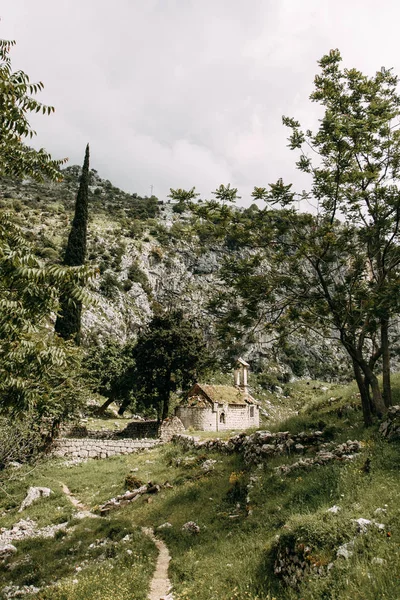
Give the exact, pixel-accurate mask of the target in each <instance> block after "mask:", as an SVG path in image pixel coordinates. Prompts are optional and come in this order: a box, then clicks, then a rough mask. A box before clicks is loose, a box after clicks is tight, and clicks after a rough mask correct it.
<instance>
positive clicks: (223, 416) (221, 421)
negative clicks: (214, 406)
mask: <svg viewBox="0 0 400 600" xmlns="http://www.w3.org/2000/svg"><path fill="white" fill-rule="evenodd" d="M219 422H220V423H223V424H224V425H225V413H223V412H222V413H221V414H220V415H219Z"/></svg>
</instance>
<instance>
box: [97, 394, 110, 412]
mask: <svg viewBox="0 0 400 600" xmlns="http://www.w3.org/2000/svg"><path fill="white" fill-rule="evenodd" d="M113 402H114V398H107V400H106V401H105V402H104V403H103V404H102V405H101V406H100V408H99V409H98V411H97V414H98V415H99V416H102V415H104V413H105V412H106V410H107V408H108V407H109V406H110V404H112V403H113Z"/></svg>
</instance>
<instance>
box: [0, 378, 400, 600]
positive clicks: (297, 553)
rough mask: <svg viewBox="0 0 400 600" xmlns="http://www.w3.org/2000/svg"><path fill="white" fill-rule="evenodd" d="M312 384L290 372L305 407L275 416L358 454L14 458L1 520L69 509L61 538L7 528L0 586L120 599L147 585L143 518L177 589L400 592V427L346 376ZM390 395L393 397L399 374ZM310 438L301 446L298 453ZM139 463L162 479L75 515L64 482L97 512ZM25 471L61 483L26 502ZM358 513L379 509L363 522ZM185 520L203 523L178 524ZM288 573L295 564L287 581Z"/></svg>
mask: <svg viewBox="0 0 400 600" xmlns="http://www.w3.org/2000/svg"><path fill="white" fill-rule="evenodd" d="M309 383H310V382H309ZM312 387H313V385H312V382H311V385H306V382H303V383H301V384H295V385H294V387H293V389H292V393H293V394H294V395H295V396H296V397H297V398H298V399H301V401H302V404H303V406H304V408H303V410H301V411H300V413H299V415H297V416H294V417H291V418H290V419H289V420H287V421H285V422H277V423H276V424H275V425H274V427H273V430H274V431H288V432H290V434H291V435H294V434H298V433H299V432H301V431H305V432H311V431H315V430H316V429H319V430H321V431H322V433H323V442H324V443H328V444H329V445H330V447H335V446H337V445H338V444H341V443H343V442H346V441H347V440H349V439H350V440H358V441H359V442H361V450H360V452H359V453H357V454H356V456H355V457H354V458H353V459H352V460H348V461H345V460H337V461H334V462H330V463H327V464H325V465H322V466H318V465H314V466H313V467H312V468H307V469H306V468H297V469H294V470H293V471H291V472H289V473H287V474H284V473H283V472H278V471H277V470H276V468H277V467H279V466H281V465H283V464H285V465H290V464H292V463H294V462H296V461H298V460H299V455H298V454H295V453H293V454H286V453H285V454H284V455H279V456H276V457H273V458H269V459H267V460H262V459H260V461H259V462H256V463H255V464H248V463H246V462H245V461H244V459H243V455H242V454H241V453H233V454H228V455H227V454H225V453H221V452H216V451H208V450H207V449H205V448H202V449H199V450H194V449H192V450H187V451H185V450H183V449H182V447H181V446H180V445H179V444H178V445H177V444H167V445H164V446H162V447H160V448H157V449H154V450H151V451H149V452H147V453H142V454H139V455H130V456H123V457H114V458H110V459H105V460H98V461H94V460H87V461H86V462H81V463H79V464H76V465H74V464H73V461H72V463H71V462H70V463H69V464H68V462H67V463H66V464H65V463H63V462H61V461H60V460H55V459H47V460H43V461H42V462H40V463H39V464H38V465H37V466H36V467H35V468H34V469H32V468H28V467H22V468H20V469H18V470H17V471H15V470H13V469H12V468H9V469H7V471H6V473H3V475H2V479H1V494H0V511H1V513H0V514H2V524H3V526H4V527H10V526H12V525H13V524H15V523H16V522H17V521H19V519H20V518H21V517H23V518H24V519H26V518H27V517H29V518H32V519H34V520H35V521H37V522H38V526H39V527H43V526H46V525H49V524H54V523H60V522H65V521H68V520H69V523H68V527H67V528H66V530H65V532H59V533H58V534H56V537H55V539H54V540H45V541H43V540H41V539H40V538H37V539H30V540H24V541H21V542H13V543H14V544H15V545H16V547H17V549H18V550H17V552H16V553H15V554H13V555H12V556H11V557H10V558H8V559H7V560H6V561H5V564H4V567H5V568H3V569H2V574H1V576H0V581H1V585H0V590H1V589H2V590H3V592H2V593H3V597H4V598H7V595H6V594H5V592H4V588H5V587H7V586H9V585H18V586H23V585H34V586H35V587H37V588H42V589H41V591H40V592H37V593H36V594H34V595H32V596H31V597H34V598H38V599H39V598H42V599H46V600H50V599H57V600H61V599H65V600H66V599H67V598H68V599H74V600H75V599H76V600H78V599H79V600H83V599H85V598H89V597H90V598H96V599H98V600H103V599H104V600H105V599H106V598H109V597H110V590H113V591H112V594H113V595H112V597H113V598H116V599H117V600H120V599H121V600H122V599H125V598H126V599H128V598H145V597H146V591H147V587H148V585H149V581H150V578H151V573H152V568H153V565H154V558H155V552H154V547H153V546H152V544H151V542H149V540H148V538H146V537H145V536H144V535H143V534H142V532H141V529H140V528H141V527H142V526H146V527H154V528H155V531H156V534H157V535H158V536H160V537H162V538H163V539H164V540H165V542H166V543H167V545H168V547H169V550H170V552H171V555H172V562H171V565H170V578H171V579H172V583H173V586H174V598H175V599H176V600H183V599H187V600H195V599H196V600H197V599H200V600H203V599H204V600H230V599H236V600H245V599H247V600H261V599H263V600H265V599H270V600H272V598H275V599H276V600H278V599H279V600H280V599H282V600H284V599H285V600H286V599H293V600H294V599H300V598H302V599H304V600H306V599H307V600H312V599H315V598H329V599H337V600H339V599H340V600H343V599H344V600H347V599H348V600H350V599H359V600H361V599H362V600H376V598H388V599H389V598H390V599H393V600H394V599H396V598H400V593H399V580H398V573H399V572H400V550H399V548H400V545H399V543H400V532H399V530H398V523H399V518H400V513H399V506H398V502H397V499H398V497H399V494H400V480H399V477H398V462H399V459H400V445H399V441H392V442H388V441H386V440H385V439H384V438H383V437H382V436H381V434H379V433H378V432H377V429H376V428H375V427H373V428H369V429H365V428H364V427H363V425H362V415H361V411H360V410H359V406H358V401H357V397H356V394H355V388H354V387H353V386H350V387H342V388H341V389H339V388H338V389H337V390H336V391H337V394H336V395H335V397H332V395H331V392H326V393H325V394H324V393H321V392H319V393H318V392H317V395H315V391H313V390H312ZM394 395H395V402H396V401H397V402H398V401H399V399H400V380H399V378H398V377H397V378H396V381H395V385H394ZM315 451H316V450H315V449H314V450H313V449H306V450H305V455H304V457H303V458H307V457H312V456H314V455H315ZM210 460H211V462H209V463H208V465H207V466H204V464H205V462H206V461H210ZM213 461H215V462H213ZM128 476H130V478H129V477H128ZM133 476H134V478H136V479H137V480H138V481H143V482H147V481H152V482H153V483H158V484H161V485H163V484H165V483H166V482H168V485H167V486H164V487H163V488H162V489H161V491H160V492H159V493H158V494H155V495H145V496H142V497H141V498H139V499H138V500H137V501H136V502H133V503H131V504H128V505H127V506H125V507H124V508H120V509H115V510H113V511H111V512H109V513H108V514H107V516H103V517H101V518H100V519H93V518H86V519H83V520H80V521H77V520H76V519H74V518H73V513H74V510H73V507H72V505H71V504H70V502H69V500H68V498H67V497H66V496H65V495H63V493H62V492H61V488H60V484H59V482H63V483H64V484H66V485H67V486H68V488H69V489H70V490H71V492H72V493H73V494H74V495H75V496H76V497H77V498H79V500H80V501H81V502H82V503H83V504H85V505H86V506H87V507H88V508H90V509H91V510H93V511H94V512H96V510H97V507H98V506H99V505H101V504H102V503H104V502H105V501H107V500H108V499H110V498H112V497H115V496H117V495H118V494H121V493H123V492H124V491H125V490H126V485H127V484H128V482H129V481H131V482H132V477H133ZM31 485H36V486H38V485H39V486H47V487H50V488H51V489H52V490H53V491H54V494H52V495H51V496H50V498H43V499H41V500H39V501H37V502H36V503H35V504H33V505H32V506H31V507H29V508H27V509H25V511H24V512H23V513H22V514H21V513H20V514H18V512H17V510H18V508H19V506H20V504H21V502H22V500H23V499H24V497H25V494H26V492H27V489H28V488H29V486H31ZM170 486H172V487H170ZM333 507H336V508H334V509H333V510H331V511H330V510H329V509H332V508H333ZM358 519H368V520H369V521H371V523H370V524H369V525H368V524H367V525H366V526H365V532H364V533H359V529H360V525H359V524H357V522H356V521H357V520H358ZM191 521H193V522H195V524H196V525H197V526H198V527H199V530H198V532H196V531H197V530H196V529H194V530H193V531H194V532H191V530H190V528H189V531H187V530H184V529H182V527H183V525H184V524H185V523H188V522H191ZM374 522H376V523H377V524H382V526H378V525H374ZM167 523H168V524H170V525H167ZM361 529H362V528H361ZM125 536H128V538H126V537H125ZM346 544H347V546H345V545H346ZM340 547H342V548H343V547H344V548H345V549H348V553H347V554H348V557H347V558H345V557H344V556H340V555H339V556H338V554H337V553H338V549H339V548H340ZM129 550H132V553H129V552H128V551H129ZM339 554H340V552H339ZM344 554H346V552H344ZM347 554H346V555H347ZM296 557H297V558H296ZM289 559H290V560H289ZM300 563H304V564H306V565H307V566H306V568H304V564H303V566H301V564H300ZM282 564H283V565H286V567H284V568H282V569H281V572H278V569H277V567H279V566H281V565H282ZM285 568H286V571H285ZM293 574H294V575H295V577H294V579H293ZM283 576H287V578H288V579H290V578H292V579H291V584H290V585H288V584H287V582H285V578H284V577H283ZM289 576H290V577H289ZM288 579H287V580H288ZM292 580H293V581H292ZM55 581H57V582H58V584H57V585H56V586H54V583H55ZM293 582H294V583H293ZM49 585H50V587H48V586H49Z"/></svg>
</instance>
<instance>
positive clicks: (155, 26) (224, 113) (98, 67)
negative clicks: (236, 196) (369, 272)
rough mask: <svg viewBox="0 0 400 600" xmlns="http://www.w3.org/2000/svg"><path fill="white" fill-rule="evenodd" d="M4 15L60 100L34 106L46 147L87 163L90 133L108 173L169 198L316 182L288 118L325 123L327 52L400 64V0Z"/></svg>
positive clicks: (96, 5) (118, 4)
mask: <svg viewBox="0 0 400 600" xmlns="http://www.w3.org/2000/svg"><path fill="white" fill-rule="evenodd" d="M0 16H1V22H0V30H1V37H2V38H5V39H15V40H16V42H17V46H16V47H15V48H14V49H13V50H12V55H11V56H12V62H13V68H14V69H15V70H16V69H23V70H24V71H25V72H26V73H28V75H29V76H30V78H31V80H32V81H33V80H41V81H43V83H44V85H45V90H44V91H43V92H42V93H41V94H40V100H42V101H43V102H45V103H49V104H52V105H54V106H55V108H56V113H55V114H54V115H52V116H49V117H44V116H41V117H39V116H38V117H37V118H35V119H33V118H32V123H33V124H34V126H35V128H36V130H37V132H38V136H37V138H36V142H35V146H37V147H42V146H43V147H45V148H46V149H47V150H48V151H50V152H51V153H52V155H53V156H54V157H55V158H61V157H65V156H67V157H69V164H81V163H82V162H83V155H84V149H85V144H86V142H90V146H91V167H92V168H95V169H97V170H98V171H99V174H100V176H102V177H103V178H106V179H110V180H111V181H112V183H113V184H114V185H117V186H118V187H121V188H122V189H124V190H125V191H128V192H137V193H139V194H141V195H150V186H151V185H152V186H154V187H153V189H154V193H155V194H156V195H157V196H158V197H159V198H161V199H165V197H166V195H167V194H168V192H169V188H170V187H172V188H177V187H182V188H189V187H192V186H196V189H197V190H198V191H200V192H201V194H202V196H203V197H209V196H210V192H211V190H213V189H215V188H216V187H217V186H218V185H219V184H220V183H224V184H227V183H228V182H230V183H231V184H232V185H234V186H235V187H238V188H239V192H240V194H241V196H242V201H241V202H242V203H243V204H249V202H250V193H251V190H252V188H253V187H254V186H255V185H256V186H266V185H267V184H268V183H271V182H275V181H276V180H277V179H278V178H279V177H283V179H284V180H285V182H287V183H290V182H294V183H295V185H296V187H297V188H298V189H300V190H301V189H303V188H306V187H307V184H308V180H307V178H306V176H304V175H301V174H299V173H297V172H296V170H295V168H294V161H295V154H294V153H293V152H291V151H290V150H289V149H288V148H287V147H286V144H287V141H286V136H287V131H286V130H285V128H284V127H283V125H282V121H281V117H282V115H283V114H285V115H288V116H292V117H295V118H297V119H298V120H300V122H301V123H302V124H304V126H307V127H308V126H311V127H312V126H313V125H314V124H315V122H316V119H317V116H318V111H317V106H316V105H315V104H312V103H311V102H310V101H309V99H308V98H309V95H310V93H311V91H312V87H313V78H314V75H315V74H316V72H317V71H318V66H317V61H318V59H319V58H321V57H322V56H323V55H324V54H326V53H327V52H328V51H329V50H330V49H331V48H339V49H340V51H341V53H342V56H343V59H344V65H345V66H349V67H353V66H354V67H357V68H359V69H361V70H362V71H364V72H365V73H367V74H369V75H372V74H373V73H374V72H375V71H376V70H378V69H380V68H381V66H385V67H394V70H395V72H396V73H397V74H400V36H399V33H398V29H399V23H400V2H398V0H381V1H380V2H376V0H374V1H373V0H302V1H300V0H113V2H111V1H110V0H34V1H33V0H4V1H3V2H2V3H1V8H0Z"/></svg>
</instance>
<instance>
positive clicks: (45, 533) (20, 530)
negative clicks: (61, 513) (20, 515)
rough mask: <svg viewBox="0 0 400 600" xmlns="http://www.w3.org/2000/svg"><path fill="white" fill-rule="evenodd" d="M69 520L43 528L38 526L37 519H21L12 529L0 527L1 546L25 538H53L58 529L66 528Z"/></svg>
mask: <svg viewBox="0 0 400 600" xmlns="http://www.w3.org/2000/svg"><path fill="white" fill-rule="evenodd" d="M67 526H68V522H65V523H60V524H58V525H46V527H42V528H41V529H38V528H37V523H36V521H33V520H32V519H29V518H28V519H21V520H20V521H18V523H15V524H14V525H13V526H12V528H11V529H6V528H4V527H2V528H0V547H1V546H2V545H3V544H9V543H10V542H12V541H13V540H17V541H20V540H23V539H25V538H34V537H44V538H52V537H54V536H55V534H56V533H57V531H60V530H62V529H66V527H67Z"/></svg>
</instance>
